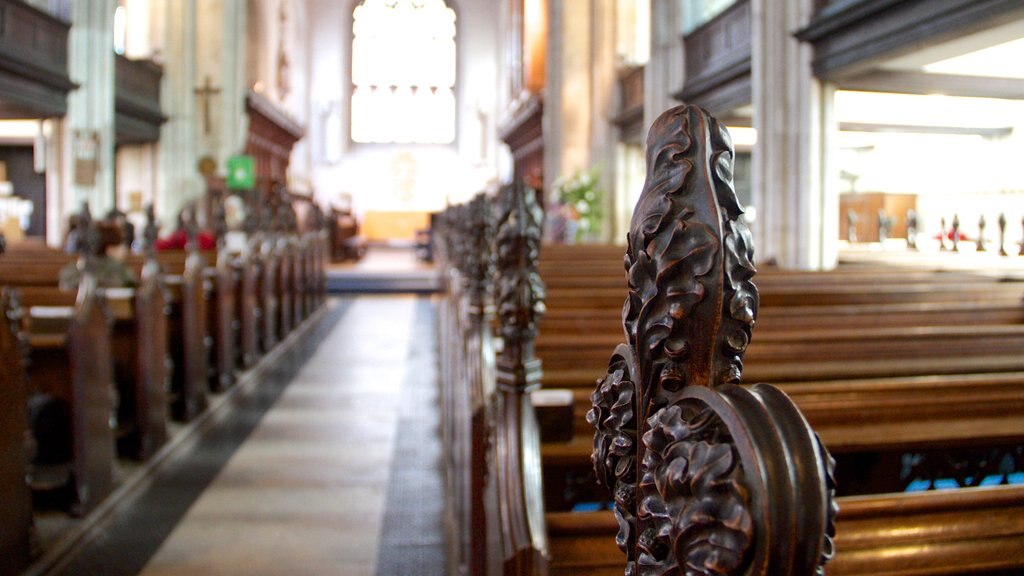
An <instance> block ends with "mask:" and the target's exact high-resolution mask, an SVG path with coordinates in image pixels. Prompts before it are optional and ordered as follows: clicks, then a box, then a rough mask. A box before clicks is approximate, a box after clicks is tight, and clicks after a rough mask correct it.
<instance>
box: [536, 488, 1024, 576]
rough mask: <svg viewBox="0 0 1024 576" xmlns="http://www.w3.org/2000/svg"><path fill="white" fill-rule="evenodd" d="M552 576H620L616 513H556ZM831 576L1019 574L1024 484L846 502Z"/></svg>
mask: <svg viewBox="0 0 1024 576" xmlns="http://www.w3.org/2000/svg"><path fill="white" fill-rule="evenodd" d="M546 520H547V525H548V534H549V536H550V546H551V564H550V568H551V571H550V575H551V576H561V575H565V576H569V575H575V574H580V573H586V574H592V575H598V576H613V575H614V576H620V575H621V574H622V566H623V563H624V560H623V559H624V556H623V554H622V552H621V551H620V550H619V549H618V548H617V547H616V546H615V533H616V532H617V531H618V523H617V522H616V520H615V517H614V515H613V514H612V513H611V512H589V513H572V512H549V513H548V514H547V517H546ZM836 535H837V536H836V550H837V554H836V556H835V558H834V559H833V560H832V562H831V563H829V565H828V571H827V574H829V575H833V574H834V575H837V576H853V575H858V576H861V575H863V576H868V575H871V576H937V575H942V574H948V575H953V574H955V575H960V576H965V575H967V574H1006V575H1009V574H1017V573H1019V571H1020V570H1021V569H1024V547H1022V546H1021V542H1024V487H1021V486H1000V487H992V488H975V489H962V490H948V491H933V492H924V493H913V494H896V495H885V496H856V497H849V498H840V499H839V516H838V518H837V520H836Z"/></svg>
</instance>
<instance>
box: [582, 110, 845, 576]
mask: <svg viewBox="0 0 1024 576" xmlns="http://www.w3.org/2000/svg"><path fill="white" fill-rule="evenodd" d="M732 162H733V151H732V144H731V141H730V138H729V135H728V133H727V132H726V130H725V128H724V127H723V126H722V125H721V124H720V123H719V122H718V121H717V120H716V119H715V118H713V117H711V116H710V115H709V114H707V112H705V111H703V110H701V109H699V108H696V107H690V106H680V107H677V108H674V109H672V110H669V111H668V112H666V113H665V114H663V115H662V116H661V117H660V118H658V120H657V121H655V123H654V125H653V127H652V128H651V132H650V136H649V137H648V141H647V180H646V182H645V184H644V189H643V193H642V194H641V196H640V200H639V202H638V203H637V206H636V208H635V210H634V212H633V220H632V224H631V227H630V233H629V235H628V246H627V252H626V256H625V267H626V275H627V281H628V286H629V292H628V296H627V298H626V302H625V304H624V307H623V312H622V318H623V328H624V331H625V336H626V340H627V343H628V344H622V345H619V346H618V347H617V348H616V349H615V352H614V353H613V355H612V358H611V361H610V362H609V368H608V374H607V375H606V377H605V378H604V379H603V380H602V381H601V382H599V383H598V387H597V389H596V390H595V392H594V394H593V396H592V400H593V402H594V407H593V409H592V410H591V411H590V413H589V414H588V415H587V419H588V421H589V422H591V424H592V425H594V426H595V428H596V429H597V431H596V434H595V437H594V466H595V471H596V472H597V476H598V479H599V481H600V482H601V483H602V484H604V485H605V486H607V487H608V488H609V489H610V490H611V492H612V494H613V496H614V498H615V512H616V516H617V518H618V520H619V526H620V530H619V535H618V537H617V539H616V542H617V543H618V545H619V547H620V548H622V549H623V550H624V551H625V552H626V555H627V562H628V564H627V568H626V574H627V575H663V574H708V575H712V574H714V575H731V576H739V575H742V574H772V575H775V576H779V575H791V576H797V575H806V574H813V573H815V572H818V573H819V574H820V573H821V566H822V565H823V564H824V563H825V562H826V561H827V560H828V559H829V558H830V557H831V555H832V543H831V539H830V537H829V536H827V534H831V526H832V520H833V518H834V514H835V508H834V498H833V491H832V484H831V475H830V465H831V460H830V458H829V457H828V455H827V452H825V450H824V447H822V446H821V444H820V442H818V441H817V438H816V436H815V435H814V433H813V431H811V429H810V428H809V427H808V426H807V423H806V422H805V421H804V420H803V417H802V416H801V415H800V413H799V411H798V410H797V409H796V407H795V406H794V405H793V403H792V402H791V401H790V400H789V399H788V397H786V396H785V395H784V394H783V393H782V392H780V391H778V390H777V389H775V388H773V387H771V386H767V385H763V384H759V385H757V386H754V387H753V388H750V389H748V388H744V387H740V386H737V385H736V383H738V382H739V379H740V374H741V370H742V357H743V353H744V351H745V350H746V347H747V344H748V342H749V341H750V336H751V328H752V327H753V325H754V319H755V316H756V314H757V308H758V294H757V290H756V288H755V287H754V285H753V283H752V282H751V278H752V277H753V275H754V272H755V270H754V266H753V264H752V257H753V250H752V246H751V239H750V234H749V232H748V230H747V228H746V226H745V225H744V224H743V222H742V220H741V218H740V216H741V214H742V210H741V209H740V204H739V201H738V199H737V197H736V193H735V190H734V189H733V186H732Z"/></svg>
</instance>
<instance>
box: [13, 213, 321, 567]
mask: <svg viewBox="0 0 1024 576" xmlns="http://www.w3.org/2000/svg"><path fill="white" fill-rule="evenodd" d="M149 219H150V220H149V225H148V226H147V247H146V249H145V252H144V254H138V255H129V256H128V257H127V258H126V260H125V264H126V265H127V266H128V267H129V268H131V269H132V270H133V271H134V273H135V276H136V277H137V278H138V284H137V286H135V287H131V288H102V287H99V286H97V283H96V279H95V276H94V274H93V271H92V268H93V267H94V266H95V263H94V261H93V258H94V257H93V256H92V255H90V254H89V253H87V251H85V252H83V253H82V254H79V255H77V256H76V255H68V254H65V253H63V252H60V251H57V250H53V249H51V248H49V247H47V246H46V245H45V244H43V243H42V242H37V241H33V240H31V239H28V240H25V241H22V242H19V243H16V244H11V245H10V246H8V247H7V251H6V253H4V254H2V255H0V284H2V285H3V298H2V302H0V304H2V308H3V311H4V316H3V317H2V319H4V320H6V321H4V322H0V355H2V356H3V371H4V373H3V376H4V377H3V382H2V386H0V388H2V392H0V393H2V394H3V396H4V402H3V413H2V414H0V421H2V423H3V426H2V427H0V429H2V435H0V456H2V460H0V471H2V475H0V491H2V496H3V502H4V505H3V506H2V507H0V509H2V511H0V515H2V517H0V526H2V528H0V574H17V573H18V572H19V571H20V569H22V568H24V566H25V565H26V563H27V562H28V561H29V560H30V540H31V536H30V534H31V532H32V525H33V523H32V502H33V495H34V496H35V500H36V502H37V503H38V502H39V501H40V495H43V496H45V498H44V501H46V502H48V503H50V504H51V505H52V504H53V503H54V502H56V503H57V505H58V506H60V507H62V508H64V509H66V510H67V511H68V512H69V513H70V514H72V515H75V516H82V515H85V514H87V513H89V512H90V511H91V510H93V509H95V507H96V506H97V505H99V503H100V502H102V501H103V500H104V498H105V497H106V496H107V495H109V494H110V492H111V491H112V489H113V488H114V487H115V486H114V478H113V467H114V460H115V458H124V459H130V460H134V461H145V460H148V459H150V458H152V457H153V456H154V454H156V453H157V451H159V450H160V448H161V447H162V446H164V445H165V444H166V443H167V441H168V439H169V433H168V421H169V420H170V419H173V420H175V421H179V422H188V421H190V420H193V419H195V418H196V417H197V416H199V415H200V414H201V413H202V412H203V411H204V410H205V409H206V408H207V405H208V399H209V398H210V397H211V394H215V393H219V392H223V391H225V390H226V389H227V388H229V387H231V386H232V385H233V384H234V383H235V381H236V379H237V376H238V374H240V373H241V372H242V371H244V370H246V369H249V368H251V367H253V366H254V365H255V364H256V363H257V362H258V361H259V359H260V358H261V357H262V356H264V355H265V354H267V353H269V352H270V351H271V350H273V349H274V347H275V346H277V345H278V343H279V342H281V341H282V340H283V339H284V338H286V337H287V336H288V335H289V334H290V333H291V332H292V331H293V330H294V329H295V328H296V327H298V326H299V325H300V324H301V323H302V322H303V321H304V320H306V319H307V318H309V317H311V316H312V315H313V314H314V313H315V312H316V310H317V309H318V308H319V307H320V306H321V305H322V304H323V303H324V301H325V296H326V293H325V286H326V282H325V269H324V266H325V262H326V258H327V250H328V247H327V242H326V234H325V232H323V231H320V230H313V231H309V232H306V233H302V234H299V233H297V232H295V231H294V230H293V231H290V232H289V231H284V230H280V229H279V231H277V232H272V233H271V232H267V233H259V234H252V235H250V237H249V241H248V246H247V248H248V249H247V251H245V252H241V253H232V252H229V251H227V250H226V249H225V248H224V243H223V241H220V242H218V249H216V250H209V251H200V250H197V249H196V248H195V242H194V241H191V242H190V243H189V245H188V247H187V248H186V249H185V250H169V251H159V252H158V251H155V250H154V249H153V241H154V240H155V238H156V226H155V224H154V222H153V214H152V211H151V210H150V213H149ZM87 221H88V220H87ZM86 229H88V228H86ZM190 233H191V234H192V235H193V237H194V234H195V231H194V230H192V231H190ZM193 239H194V238H193ZM86 244H87V243H86ZM69 264H70V265H73V266H74V265H77V266H78V267H79V270H81V271H82V274H81V280H80V282H79V284H78V287H77V289H76V290H73V291H67V290H62V289H61V287H60V286H59V285H58V276H59V274H60V271H61V270H62V269H64V268H65V267H66V266H68V265H69ZM40 399H45V401H41V400H40ZM26 407H28V411H29V412H30V414H31V415H30V419H31V421H32V424H30V423H29V422H28V421H27V420H26ZM26 431H28V432H26Z"/></svg>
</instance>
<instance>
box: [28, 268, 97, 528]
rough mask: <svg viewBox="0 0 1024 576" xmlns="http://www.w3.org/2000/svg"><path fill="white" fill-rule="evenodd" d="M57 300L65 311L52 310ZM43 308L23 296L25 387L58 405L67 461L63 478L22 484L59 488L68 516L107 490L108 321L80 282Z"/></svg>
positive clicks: (55, 474)
mask: <svg viewBox="0 0 1024 576" xmlns="http://www.w3.org/2000/svg"><path fill="white" fill-rule="evenodd" d="M61 297H63V298H65V299H66V300H65V302H64V304H65V305H64V306H54V305H53V304H55V303H56V302H55V300H58V299H59V298H61ZM43 302H45V305H44V304H43V303H41V302H39V301H36V302H33V301H32V298H31V297H30V296H29V297H26V296H23V304H24V306H25V307H26V309H27V310H28V314H27V315H26V317H25V319H24V322H25V324H24V329H25V331H26V332H27V334H28V341H29V344H30V357H29V371H28V376H29V387H30V390H32V391H33V393H35V394H45V395H47V396H49V397H52V398H54V399H56V401H58V402H60V403H62V404H63V406H64V407H66V409H67V411H68V414H69V420H70V421H69V423H68V424H69V426H68V429H69V430H70V438H69V439H68V441H69V442H70V448H71V460H70V462H68V463H67V467H66V469H65V471H63V472H61V471H60V470H57V469H56V468H52V467H51V468H48V472H50V473H46V474H44V473H42V472H43V471H42V470H40V471H39V472H40V473H39V474H32V473H31V472H30V473H29V477H30V478H32V479H33V481H32V482H30V484H31V485H32V486H33V488H34V489H35V488H37V489H41V490H53V489H59V490H65V489H66V490H67V492H68V506H69V510H70V511H71V513H72V514H75V515H82V514H85V513H87V512H88V511H90V510H92V508H94V507H95V506H96V505H97V504H98V503H99V502H101V501H102V500H103V498H105V497H106V495H107V494H109V493H110V491H111V489H112V487H113V477H112V466H113V460H114V433H113V430H112V429H111V426H110V420H111V416H112V414H113V411H114V402H113V390H114V380H113V363H112V361H111V359H112V354H111V342H110V329H109V322H110V319H109V317H108V315H107V313H106V312H105V310H104V308H103V305H102V304H101V302H100V300H99V297H98V295H97V294H96V291H95V288H94V286H92V285H91V283H90V282H83V283H82V286H81V287H80V288H79V291H78V293H77V294H72V293H56V294H50V295H48V296H47V298H46V299H45V300H44V301H43ZM33 306H36V307H37V308H36V309H33ZM48 464H49V463H48Z"/></svg>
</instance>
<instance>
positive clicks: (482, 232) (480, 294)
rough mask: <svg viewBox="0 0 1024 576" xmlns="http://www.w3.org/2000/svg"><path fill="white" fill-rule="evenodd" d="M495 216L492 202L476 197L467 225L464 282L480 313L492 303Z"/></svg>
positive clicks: (472, 303) (471, 205)
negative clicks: (490, 299) (489, 302)
mask: <svg viewBox="0 0 1024 576" xmlns="http://www.w3.org/2000/svg"><path fill="white" fill-rule="evenodd" d="M493 224H494V217H493V214H492V212H491V203H490V200H489V199H488V198H487V196H485V195H484V194H477V195H476V197H474V198H473V200H472V201H471V202H470V203H469V217H468V218H466V219H465V220H464V222H463V225H464V226H465V237H464V241H465V246H466V262H465V265H466V270H464V274H465V280H466V282H467V283H468V286H469V302H470V305H471V306H472V307H473V308H474V309H475V310H476V311H477V312H479V311H482V308H483V307H484V306H485V305H486V303H487V301H488V300H489V298H488V296H489V292H490V287H491V276H492V273H493V265H492V262H491V240H492V237H493Z"/></svg>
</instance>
